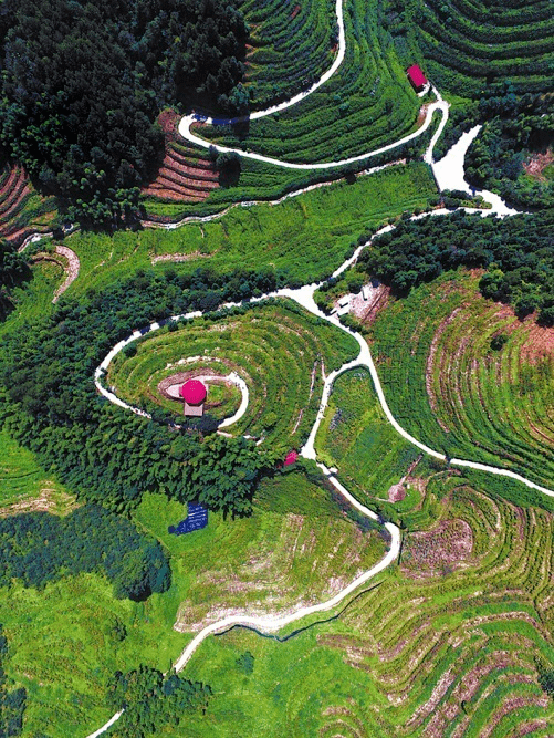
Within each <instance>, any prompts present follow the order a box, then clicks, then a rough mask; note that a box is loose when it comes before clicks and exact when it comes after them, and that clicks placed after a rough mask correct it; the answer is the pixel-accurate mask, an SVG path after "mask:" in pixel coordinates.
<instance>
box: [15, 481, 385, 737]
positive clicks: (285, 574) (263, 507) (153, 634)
mask: <svg viewBox="0 0 554 738" xmlns="http://www.w3.org/2000/svg"><path fill="white" fill-rule="evenodd" d="M185 517H186V507H184V506H183V505H180V504H178V503H176V502H173V501H168V500H167V499H166V498H165V497H163V496H161V495H157V494H149V495H146V496H145V498H144V500H143V502H142V504H141V506H140V507H139V508H138V510H137V512H136V521H137V523H138V525H139V526H140V527H142V528H144V529H145V530H147V531H149V532H150V533H152V534H153V535H155V536H156V537H157V538H159V540H161V541H162V543H163V544H164V545H165V546H166V548H167V550H168V552H169V553H170V556H171V567H172V585H171V588H170V590H169V591H168V592H166V593H165V594H163V595H152V596H151V597H150V598H149V599H148V601H147V602H145V603H133V602H130V601H127V600H125V601H120V600H115V599H114V597H113V594H112V586H111V584H109V583H108V582H107V581H106V580H105V579H104V578H102V577H100V576H98V575H93V574H91V575H82V576H79V577H68V578H66V579H64V580H62V581H60V582H57V583H55V584H47V585H46V587H45V588H44V590H42V591H37V590H33V589H29V590H25V589H23V588H22V587H21V586H20V585H19V584H17V583H14V584H13V585H12V586H11V587H9V588H3V589H0V620H1V622H2V623H3V625H4V632H5V634H6V635H7V637H8V639H9V643H10V656H9V659H8V663H7V666H6V671H7V673H8V676H9V677H10V678H11V679H13V680H14V682H15V683H16V684H21V685H24V686H25V687H26V688H27V689H28V691H29V699H28V707H27V710H26V713H25V730H24V733H23V735H24V737H27V738H31V736H36V735H37V734H38V733H39V732H40V731H41V729H42V730H44V728H45V726H48V728H47V735H49V736H51V738H58V737H60V738H61V737H62V736H63V737H64V738H65V737H66V736H68V737H69V736H84V735H87V734H88V733H89V732H90V731H91V730H93V729H94V728H96V727H98V726H99V725H101V724H102V723H103V722H104V721H105V720H106V719H107V717H108V716H109V712H108V710H107V709H106V707H105V692H104V689H105V682H106V679H107V678H108V676H110V675H111V674H113V673H114V672H115V671H117V670H129V669H131V668H134V667H136V666H137V665H138V664H139V663H149V664H151V665H155V666H157V667H158V668H160V669H163V670H166V669H167V668H169V666H170V662H171V660H175V659H176V658H177V656H178V655H179V653H180V651H181V650H182V649H183V648H184V646H185V645H186V643H187V642H188V641H189V640H190V632H191V631H193V630H195V629H197V628H198V627H199V625H200V623H203V622H204V623H205V622H209V620H210V618H215V617H216V616H217V614H218V613H220V612H222V611H225V612H228V611H233V612H235V611H239V612H240V611H243V610H247V611H249V612H250V611H251V610H257V611H258V612H260V613H263V612H279V611H282V610H289V609H293V608H294V607H297V606H300V605H301V604H305V603H312V602H316V601H319V600H321V599H324V598H326V597H328V596H332V595H333V594H334V593H335V592H336V591H337V590H339V589H340V588H342V587H343V586H344V585H345V584H347V583H348V582H349V581H351V580H352V579H354V578H355V577H356V576H357V574H358V573H360V572H361V571H364V570H365V569H368V568H370V567H371V566H372V565H373V564H374V563H375V562H376V561H378V560H379V559H380V558H382V556H383V555H384V550H385V542H384V541H383V540H382V539H381V537H380V536H379V534H378V532H377V531H364V530H360V529H359V528H358V527H357V526H356V524H355V523H353V522H351V521H350V520H348V519H347V518H346V516H345V515H344V513H341V512H340V510H339V508H338V507H337V506H336V504H335V503H334V502H333V501H332V498H331V495H330V493H329V492H327V491H325V490H323V489H321V488H320V487H317V486H316V485H314V484H311V483H310V482H308V481H307V480H306V478H305V477H304V476H303V475H302V474H301V473H296V472H292V473H288V474H286V475H284V476H278V477H276V478H275V479H273V480H266V481H264V482H263V483H262V486H261V488H260V490H259V493H258V496H257V502H256V504H255V508H254V514H253V515H252V517H251V518H244V519H240V520H235V521H233V522H231V521H229V520H226V521H225V520H223V517H222V516H221V515H218V514H210V521H209V525H208V527H207V528H205V529H204V530H202V531H198V532H196V533H193V534H189V535H187V536H180V537H176V536H174V535H169V534H168V533H167V528H168V527H169V525H172V524H176V523H177V522H179V520H181V519H183V518H185ZM314 562H317V563H318V567H317V569H316V568H315V566H314ZM121 626H124V631H125V637H124V638H123V640H120V639H119V638H118V632H121ZM174 626H175V627H176V629H174Z"/></svg>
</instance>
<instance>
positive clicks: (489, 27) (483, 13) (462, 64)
mask: <svg viewBox="0 0 554 738" xmlns="http://www.w3.org/2000/svg"><path fill="white" fill-rule="evenodd" d="M404 10H405V4H404V3H399V2H396V0H395V1H393V2H391V3H389V17H390V19H391V22H390V28H389V30H390V32H391V33H392V34H393V36H396V37H400V38H402V39H403V40H404V41H405V40H406V39H408V40H409V41H412V40H413V39H414V38H415V39H417V42H418V45H419V48H420V50H421V52H422V54H423V56H424V57H425V64H426V67H427V68H428V71H429V73H430V75H431V76H432V77H433V78H434V79H436V80H437V81H438V80H440V82H441V86H444V87H445V88H447V89H449V90H451V91H452V92H457V93H458V94H462V95H464V97H469V96H471V97H478V96H479V95H480V94H481V93H482V90H483V87H484V85H491V84H494V83H502V82H504V81H505V80H509V81H510V83H511V84H513V86H514V88H515V90H516V92H519V93H525V92H538V93H540V92H544V91H546V90H549V89H551V88H552V79H553V77H552V62H553V60H554V19H553V17H552V4H551V3H550V2H548V0H532V1H531V2H528V1H527V0H511V2H509V3H508V4H506V3H501V2H498V1H497V0H476V1H474V0H472V1H471V2H469V0H450V2H448V3H443V2H441V1H440V0H426V2H423V1H422V0H419V1H418V2H417V3H416V4H414V5H413V6H412V7H411V8H409V9H408V10H407V12H406V13H404Z"/></svg>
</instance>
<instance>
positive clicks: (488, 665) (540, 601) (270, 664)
mask: <svg viewBox="0 0 554 738" xmlns="http://www.w3.org/2000/svg"><path fill="white" fill-rule="evenodd" d="M426 494H427V498H428V501H429V503H428V504H429V511H430V517H429V518H428V520H427V522H426V525H425V527H427V528H429V530H428V531H426V532H424V533H422V532H417V531H414V532H410V533H408V534H406V536H405V539H404V548H403V555H402V561H401V564H400V566H399V567H398V569H397V570H396V572H395V573H394V574H393V575H389V576H386V577H384V580H383V582H382V584H381V585H380V586H378V587H376V588H374V589H372V590H371V591H369V592H367V593H366V594H363V595H361V596H359V597H358V598H357V599H356V600H355V601H354V602H353V603H352V604H351V605H350V606H348V607H346V608H345V610H344V611H343V612H342V614H340V615H339V617H338V618H337V619H336V620H333V621H332V622H327V623H321V624H319V625H315V626H313V627H312V628H310V629H309V630H306V631H304V632H302V633H301V634H299V635H297V636H294V637H293V638H292V639H291V640H289V641H287V642H286V643H275V642H274V641H272V640H268V639H264V638H260V637H259V636H256V635H254V634H252V633H248V632H247V631H244V630H239V629H234V630H233V631H232V632H230V633H229V634H227V635H223V636H219V637H212V638H210V639H208V640H207V641H206V642H205V644H203V645H202V647H201V648H200V650H199V651H198V652H197V654H196V655H195V656H194V657H193V659H192V661H191V663H190V666H189V667H187V673H188V674H190V676H192V677H194V678H197V679H202V680H205V681H207V682H209V683H210V684H212V685H214V687H216V694H215V695H214V697H213V698H212V701H211V703H210V706H209V708H208V713H207V716H206V718H205V719H202V721H200V720H198V721H194V722H193V723H192V724H191V726H190V727H189V729H188V732H187V735H191V736H203V735H217V736H234V735H259V734H260V732H263V733H264V734H266V735H268V736H276V737H277V736H279V738H281V736H297V735H318V736H325V737H326V738H330V737H331V736H335V735H345V736H346V735H347V736H356V737H360V738H370V736H371V737H373V736H380V737H381V736H382V738H388V737H389V736H392V735H408V736H412V735H413V736H420V735H440V736H449V737H453V736H456V737H457V738H469V737H470V736H472V737H473V736H474V737H475V738H477V737H479V738H483V737H485V736H488V737H491V736H494V738H504V737H505V736H516V735H526V734H528V733H530V732H531V733H532V735H533V736H541V737H542V738H546V736H548V735H550V734H551V726H552V721H553V719H554V705H553V703H552V700H551V699H549V698H547V697H546V695H545V694H544V692H543V691H542V689H541V688H540V686H539V685H538V670H539V668H548V667H549V668H552V664H553V663H554V648H553V646H552V639H551V628H552V624H553V622H554V620H553V618H554V610H553V608H552V603H551V598H550V597H549V592H551V587H550V577H551V576H552V533H553V527H552V526H553V519H552V515H551V514H549V513H546V512H544V511H538V510H536V509H521V508H517V507H514V506H513V505H511V504H509V503H506V502H504V501H502V500H499V499H497V498H495V497H489V496H488V495H487V494H485V493H484V492H483V491H482V490H481V489H479V488H475V487H474V486H472V484H471V483H470V482H469V481H468V480H467V479H465V478H464V477H463V476H461V475H460V474H458V473H449V474H448V475H447V476H444V474H440V475H438V476H437V478H436V480H435V481H433V480H431V483H430V484H429V486H428V488H427V492H426ZM429 525H430V527H429ZM246 652H249V653H251V654H252V656H253V657H254V661H253V672H252V674H250V675H249V674H244V673H243V671H242V670H241V668H240V664H241V662H240V661H238V659H239V658H240V656H241V655H242V654H244V653H246ZM220 686H221V688H219V687H220Z"/></svg>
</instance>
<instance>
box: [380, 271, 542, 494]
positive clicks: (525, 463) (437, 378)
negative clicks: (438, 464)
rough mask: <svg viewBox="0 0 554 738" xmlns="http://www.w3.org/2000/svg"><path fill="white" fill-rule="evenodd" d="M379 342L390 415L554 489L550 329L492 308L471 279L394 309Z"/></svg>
mask: <svg viewBox="0 0 554 738" xmlns="http://www.w3.org/2000/svg"><path fill="white" fill-rule="evenodd" d="M373 335H374V338H375V345H374V350H375V353H376V355H377V358H378V371H379V375H380V378H381V381H382V383H383V385H384V388H385V393H386V395H387V398H388V401H389V403H390V407H391V410H392V412H393V413H394V414H395V415H396V417H397V418H398V420H399V422H400V423H401V424H402V425H404V426H405V427H406V428H407V429H408V430H409V431H410V432H411V433H412V434H413V435H415V436H416V437H417V438H419V439H420V440H423V441H425V442H426V443H429V444H430V445H431V446H433V447H434V448H436V449H437V450H441V451H444V453H446V454H447V456H449V457H450V458H452V457H454V456H456V457H461V458H467V459H472V460H474V461H476V460H480V461H485V463H488V464H492V465H496V466H503V467H507V468H511V469H514V470H516V471H518V472H519V473H520V474H523V475H524V476H528V477H530V478H531V479H533V480H536V481H537V482H539V483H540V484H543V485H545V486H547V487H550V488H553V487H554V455H553V453H552V451H553V447H554V384H553V373H552V365H553V361H554V359H553V356H554V331H553V330H552V329H547V328H541V327H539V326H537V325H536V324H535V323H534V322H533V321H532V318H531V319H530V320H527V321H525V322H521V321H519V320H518V319H517V318H516V317H515V316H514V314H513V312H512V311H511V310H510V309H509V308H508V307H502V306H499V305H498V304H495V303H491V302H487V301H485V300H484V299H483V298H481V297H480V295H479V293H478V274H475V275H471V274H469V273H467V272H466V273H458V274H456V275H452V276H451V277H450V278H446V279H441V280H437V281H435V282H432V283H430V284H428V285H423V286H421V287H419V288H417V289H416V290H412V292H411V293H410V295H409V297H408V298H406V299H405V300H402V301H400V300H399V301H397V302H396V303H393V304H389V306H388V307H387V308H386V309H385V310H384V311H383V312H382V313H381V314H380V315H379V317H378V318H377V321H376V322H375V324H374V326H373ZM499 337H501V338H500V339H499ZM493 339H495V340H493ZM504 341H505V343H503V342H504ZM499 344H500V345H499ZM495 349H496V350H495Z"/></svg>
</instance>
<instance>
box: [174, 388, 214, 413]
mask: <svg viewBox="0 0 554 738" xmlns="http://www.w3.org/2000/svg"><path fill="white" fill-rule="evenodd" d="M207 395H208V390H207V389H206V386H205V385H203V384H202V382H200V381H199V380H198V379H189V380H188V382H185V383H184V384H182V385H181V386H180V387H179V396H180V397H182V398H183V400H184V401H185V415H190V416H193V417H194V416H196V417H198V416H201V415H202V413H203V411H204V401H205V399H206V397H207Z"/></svg>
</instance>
